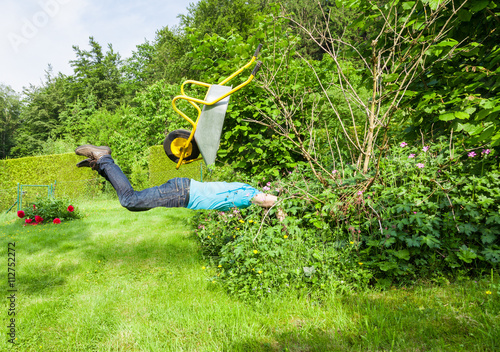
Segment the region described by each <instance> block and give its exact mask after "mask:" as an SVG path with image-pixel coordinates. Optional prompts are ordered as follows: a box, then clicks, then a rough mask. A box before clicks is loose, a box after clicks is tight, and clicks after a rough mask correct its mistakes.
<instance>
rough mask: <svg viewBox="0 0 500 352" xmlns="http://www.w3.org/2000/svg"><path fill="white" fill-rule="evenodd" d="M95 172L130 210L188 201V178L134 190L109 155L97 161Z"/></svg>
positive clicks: (189, 181)
mask: <svg viewBox="0 0 500 352" xmlns="http://www.w3.org/2000/svg"><path fill="white" fill-rule="evenodd" d="M97 165H98V168H97V172H98V173H99V175H101V176H103V177H104V178H105V179H106V180H108V181H109V182H110V183H111V185H112V186H113V188H114V189H115V190H116V194H117V195H118V199H119V200H120V204H121V205H122V206H123V207H125V208H127V209H128V210H130V211H144V210H149V209H152V208H156V207H166V208H176V207H186V206H187V205H188V203H189V187H190V184H191V180H190V179H189V178H181V177H176V178H173V179H171V180H169V181H167V183H164V184H163V185H161V186H156V187H151V188H147V189H145V190H143V191H134V189H133V188H132V185H131V184H130V182H129V180H128V178H127V176H125V174H124V173H123V172H122V170H121V169H120V167H119V166H118V165H116V164H115V162H114V161H113V158H112V157H111V155H104V156H103V157H101V158H100V159H99V160H98V161H97Z"/></svg>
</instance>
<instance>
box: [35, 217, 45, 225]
mask: <svg viewBox="0 0 500 352" xmlns="http://www.w3.org/2000/svg"><path fill="white" fill-rule="evenodd" d="M35 221H36V223H37V224H39V223H41V222H42V221H43V219H42V217H41V216H38V215H36V216H35Z"/></svg>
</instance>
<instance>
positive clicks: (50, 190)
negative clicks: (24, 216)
mask: <svg viewBox="0 0 500 352" xmlns="http://www.w3.org/2000/svg"><path fill="white" fill-rule="evenodd" d="M30 188H31V189H35V190H36V189H39V188H47V197H48V198H50V197H54V192H55V188H56V181H54V183H53V184H49V185H23V184H20V183H18V184H17V200H16V202H15V203H14V204H13V205H12V206H11V207H10V208H9V210H7V213H8V212H9V211H10V210H11V209H12V208H13V207H14V206H15V205H16V204H17V210H18V211H19V210H21V209H22V207H23V196H24V197H25V199H26V198H28V199H32V198H33V195H34V196H35V198H38V197H40V196H42V192H43V193H45V191H44V190H43V191H41V192H37V191H31V190H30V191H28V190H29V189H30Z"/></svg>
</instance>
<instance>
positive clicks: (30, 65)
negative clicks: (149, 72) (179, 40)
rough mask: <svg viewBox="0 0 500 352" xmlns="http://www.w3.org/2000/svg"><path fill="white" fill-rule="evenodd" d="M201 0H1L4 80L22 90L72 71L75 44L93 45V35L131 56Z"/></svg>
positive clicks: (0, 43)
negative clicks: (50, 74)
mask: <svg viewBox="0 0 500 352" xmlns="http://www.w3.org/2000/svg"><path fill="white" fill-rule="evenodd" d="M197 2H198V0H141V1H139V0H121V1H118V0H1V3H0V34H1V35H0V84H5V85H7V86H10V87H11V88H12V89H14V90H15V91H16V92H18V93H21V92H22V90H23V87H28V86H29V85H30V84H33V85H35V86H40V85H42V84H43V82H44V81H45V71H46V70H47V68H48V65H49V64H50V65H51V66H52V71H53V75H56V74H57V73H58V72H61V73H63V74H66V75H69V74H72V73H73V69H72V67H71V66H70V63H69V62H70V60H74V59H75V58H76V56H75V52H74V50H73V46H74V45H77V46H79V47H80V49H83V50H89V49H90V48H89V45H88V43H89V37H90V36H93V37H94V39H95V40H96V41H97V42H98V43H99V44H100V45H101V46H102V47H103V51H104V52H105V51H106V50H107V46H108V43H110V44H112V45H113V50H114V51H115V52H118V53H120V56H121V58H122V59H125V58H127V57H129V56H130V55H131V54H132V51H134V50H135V49H136V46H137V45H139V44H142V43H144V42H145V41H146V40H148V41H153V40H154V38H155V35H156V31H157V30H159V29H161V28H163V27H165V26H168V27H172V26H175V25H178V24H179V19H178V15H179V14H187V8H188V6H189V4H191V3H197Z"/></svg>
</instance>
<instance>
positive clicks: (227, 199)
mask: <svg viewBox="0 0 500 352" xmlns="http://www.w3.org/2000/svg"><path fill="white" fill-rule="evenodd" d="M259 193H262V192H260V191H259V190H257V189H255V188H253V187H252V186H250V185H247V184H246V183H240V182H230V183H228V182H198V181H196V180H191V186H190V188H189V204H188V205H187V208H188V209H193V210H201V209H217V210H221V211H226V210H229V209H231V208H234V207H237V208H246V207H249V206H250V205H251V204H252V203H251V201H252V198H253V197H255V196H256V195H257V194H259Z"/></svg>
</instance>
